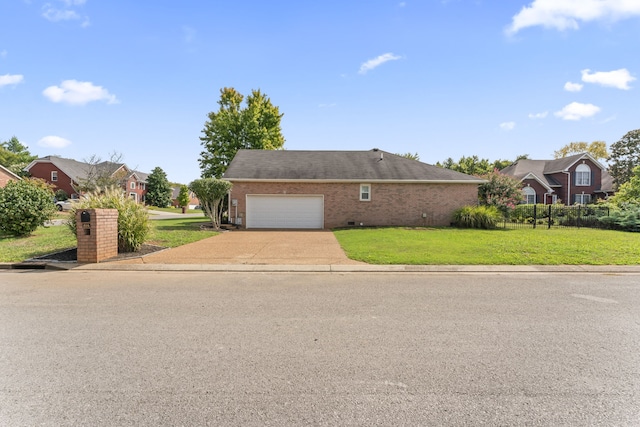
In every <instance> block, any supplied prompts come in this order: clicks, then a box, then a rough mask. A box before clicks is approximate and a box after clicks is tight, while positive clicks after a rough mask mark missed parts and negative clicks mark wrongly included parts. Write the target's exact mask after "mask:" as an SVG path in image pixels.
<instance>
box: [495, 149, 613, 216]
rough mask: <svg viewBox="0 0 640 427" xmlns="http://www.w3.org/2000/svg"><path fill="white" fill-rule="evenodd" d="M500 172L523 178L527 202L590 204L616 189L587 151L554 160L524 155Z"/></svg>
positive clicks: (610, 178)
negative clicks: (523, 157) (532, 158)
mask: <svg viewBox="0 0 640 427" xmlns="http://www.w3.org/2000/svg"><path fill="white" fill-rule="evenodd" d="M500 172H501V173H503V174H505V175H509V176H512V177H514V178H516V179H518V180H519V181H521V182H522V191H523V193H524V196H525V201H524V203H527V204H535V203H541V204H551V203H556V202H562V203H564V204H566V205H574V204H587V203H591V202H593V201H595V200H596V199H606V198H607V197H608V196H610V195H612V194H613V193H614V190H613V179H612V177H611V175H609V173H608V172H607V170H606V169H605V167H604V166H602V165H601V164H600V163H599V162H598V161H597V160H596V159H594V158H593V157H592V156H591V155H590V154H588V153H581V154H576V155H573V156H568V157H563V158H561V159H555V160H529V159H521V160H518V161H517V162H515V163H513V164H512V165H510V166H507V167H506V168H504V169H502V170H501V171H500Z"/></svg>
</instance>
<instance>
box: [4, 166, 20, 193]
mask: <svg viewBox="0 0 640 427" xmlns="http://www.w3.org/2000/svg"><path fill="white" fill-rule="evenodd" d="M21 179H22V178H20V177H19V176H18V175H16V174H15V173H13V172H11V171H10V170H9V169H7V168H5V167H4V166H2V165H0V188H3V187H5V186H6V185H7V184H8V183H9V181H19V180H21Z"/></svg>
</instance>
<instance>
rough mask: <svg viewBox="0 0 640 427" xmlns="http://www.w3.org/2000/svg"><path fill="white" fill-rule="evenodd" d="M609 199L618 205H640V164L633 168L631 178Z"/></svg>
mask: <svg viewBox="0 0 640 427" xmlns="http://www.w3.org/2000/svg"><path fill="white" fill-rule="evenodd" d="M607 200H608V201H609V202H610V203H612V204H614V205H616V206H618V207H622V206H625V205H636V206H639V207H640V165H638V166H636V167H635V168H633V174H632V175H631V178H630V179H629V180H628V181H627V182H625V183H623V184H621V185H620V187H618V190H617V191H616V194H615V195H613V196H611V197H609V198H608V199H607Z"/></svg>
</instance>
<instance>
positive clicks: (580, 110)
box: [554, 102, 600, 120]
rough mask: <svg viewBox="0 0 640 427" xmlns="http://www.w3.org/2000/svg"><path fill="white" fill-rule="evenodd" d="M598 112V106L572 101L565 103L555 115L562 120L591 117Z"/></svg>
mask: <svg viewBox="0 0 640 427" xmlns="http://www.w3.org/2000/svg"><path fill="white" fill-rule="evenodd" d="M599 112H600V107H597V106H595V105H593V104H582V103H580V102H572V103H571V104H569V105H566V106H565V107H564V108H563V109H562V110H560V111H557V112H555V113H554V114H555V116H556V117H560V118H561V119H562V120H580V119H584V118H586V117H591V116H593V115H595V114H597V113H599Z"/></svg>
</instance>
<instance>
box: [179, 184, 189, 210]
mask: <svg viewBox="0 0 640 427" xmlns="http://www.w3.org/2000/svg"><path fill="white" fill-rule="evenodd" d="M189 200H190V197H189V187H187V186H186V185H181V186H180V192H179V193H178V205H179V206H180V207H186V206H189Z"/></svg>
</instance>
